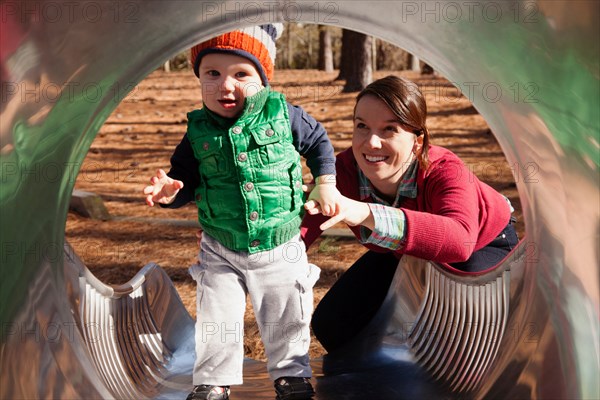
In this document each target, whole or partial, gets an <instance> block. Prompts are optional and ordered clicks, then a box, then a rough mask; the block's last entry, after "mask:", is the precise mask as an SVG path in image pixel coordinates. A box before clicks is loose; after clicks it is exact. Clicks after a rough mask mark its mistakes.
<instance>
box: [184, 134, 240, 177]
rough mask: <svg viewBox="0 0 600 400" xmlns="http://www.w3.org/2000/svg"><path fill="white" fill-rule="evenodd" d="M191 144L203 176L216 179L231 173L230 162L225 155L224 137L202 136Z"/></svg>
mask: <svg viewBox="0 0 600 400" xmlns="http://www.w3.org/2000/svg"><path fill="white" fill-rule="evenodd" d="M191 143H192V148H193V149H194V153H195V155H196V158H197V159H198V163H199V167H200V172H201V173H202V174H204V175H206V176H208V177H215V176H221V175H226V174H227V173H229V169H230V167H229V162H228V161H227V158H226V157H224V155H223V137H222V136H201V137H198V138H196V139H194V140H193V141H192V142H191Z"/></svg>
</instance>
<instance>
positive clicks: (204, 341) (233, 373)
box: [190, 233, 320, 386]
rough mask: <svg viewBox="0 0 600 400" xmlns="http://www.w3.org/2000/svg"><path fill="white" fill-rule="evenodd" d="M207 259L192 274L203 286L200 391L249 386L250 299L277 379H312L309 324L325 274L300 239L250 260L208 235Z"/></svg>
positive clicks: (203, 247) (198, 358) (199, 317)
mask: <svg viewBox="0 0 600 400" xmlns="http://www.w3.org/2000/svg"><path fill="white" fill-rule="evenodd" d="M199 259H200V263H199V264H198V265H194V266H192V267H191V268H190V274H191V275H192V277H193V278H194V279H195V280H196V282H197V285H198V287H197V298H196V310H197V318H196V361H195V363H194V377H193V383H194V385H218V386H225V385H237V384H241V383H242V366H243V361H244V337H243V333H244V332H243V331H244V312H245V309H246V295H247V294H249V295H250V300H251V301H252V307H253V308H254V313H255V315H256V321H257V323H258V327H259V329H260V334H261V338H262V341H263V344H264V346H265V351H266V355H267V358H268V362H267V370H268V371H269V375H270V377H271V379H273V380H275V379H277V378H279V377H282V376H303V377H310V376H312V373H311V368H310V365H309V359H308V346H309V344H310V331H309V325H310V318H311V315H312V311H313V293H312V288H313V286H314V284H315V282H316V281H317V279H319V273H320V270H319V268H318V267H317V266H315V265H312V264H309V263H308V260H307V258H306V247H305V246H304V242H303V241H302V239H300V236H299V235H297V236H295V237H294V238H293V239H292V240H290V241H289V242H287V243H285V244H283V245H281V246H279V247H276V248H275V249H273V250H269V251H264V252H260V253H257V254H249V253H246V252H234V251H231V250H229V249H227V248H226V247H224V246H223V245H221V244H220V243H219V242H217V241H216V240H215V239H214V238H212V237H210V236H209V235H207V234H206V233H204V234H203V235H202V242H201V250H200V256H199Z"/></svg>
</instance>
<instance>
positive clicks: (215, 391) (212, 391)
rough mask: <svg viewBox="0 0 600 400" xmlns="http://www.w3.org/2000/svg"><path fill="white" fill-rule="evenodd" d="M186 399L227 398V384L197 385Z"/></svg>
mask: <svg viewBox="0 0 600 400" xmlns="http://www.w3.org/2000/svg"><path fill="white" fill-rule="evenodd" d="M186 400H229V386H213V385H197V386H194V390H192V392H191V393H190V394H189V395H188V397H187V398H186Z"/></svg>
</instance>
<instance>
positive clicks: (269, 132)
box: [265, 128, 275, 137]
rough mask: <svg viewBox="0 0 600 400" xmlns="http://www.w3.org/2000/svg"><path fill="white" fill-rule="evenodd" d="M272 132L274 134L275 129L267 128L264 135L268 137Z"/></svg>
mask: <svg viewBox="0 0 600 400" xmlns="http://www.w3.org/2000/svg"><path fill="white" fill-rule="evenodd" d="M274 134H275V131H274V130H273V129H271V128H269V129H267V130H266V131H265V135H267V136H269V137H271V136H273V135H274Z"/></svg>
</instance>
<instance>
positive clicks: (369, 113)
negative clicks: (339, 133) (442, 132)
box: [352, 95, 418, 197]
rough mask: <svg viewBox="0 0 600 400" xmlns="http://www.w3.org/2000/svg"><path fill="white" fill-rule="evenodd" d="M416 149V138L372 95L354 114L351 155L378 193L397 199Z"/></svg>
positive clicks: (361, 103) (362, 100)
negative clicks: (398, 190) (399, 187)
mask: <svg viewBox="0 0 600 400" xmlns="http://www.w3.org/2000/svg"><path fill="white" fill-rule="evenodd" d="M417 149H418V141H417V135H415V134H414V133H412V132H410V131H407V130H405V129H404V127H403V126H402V124H401V123H400V121H399V120H398V118H397V117H396V116H395V115H394V113H393V112H392V111H391V110H390V109H389V107H388V106H387V105H386V104H385V103H384V102H383V101H381V100H380V99H378V98H377V97H375V96H372V95H365V96H363V97H361V98H360V100H359V101H358V103H357V104H356V108H355V112H354V132H353V135H352V152H353V153H354V157H355V158H356V161H357V163H358V166H359V168H360V169H361V170H362V172H363V173H364V174H365V176H366V177H367V178H368V179H369V181H371V183H372V184H373V186H375V188H376V189H377V190H378V191H379V192H381V193H382V194H385V195H389V196H392V197H393V196H394V195H395V193H396V191H397V189H398V185H399V184H400V179H401V177H402V175H403V174H404V172H405V171H406V169H407V168H408V166H409V165H410V163H411V162H412V160H413V157H414V154H413V151H416V150H417Z"/></svg>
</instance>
